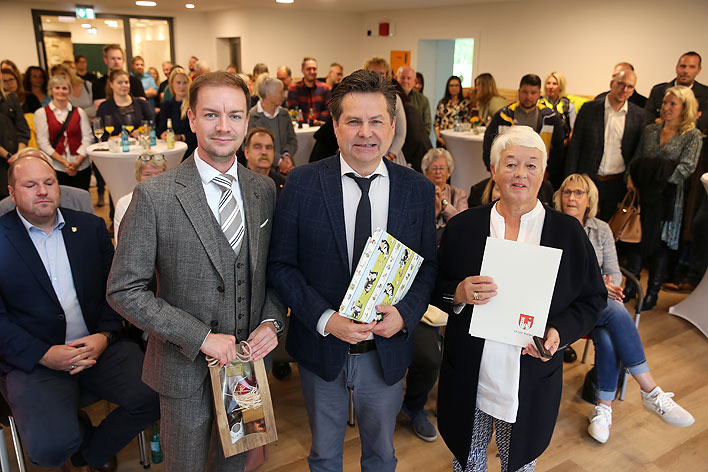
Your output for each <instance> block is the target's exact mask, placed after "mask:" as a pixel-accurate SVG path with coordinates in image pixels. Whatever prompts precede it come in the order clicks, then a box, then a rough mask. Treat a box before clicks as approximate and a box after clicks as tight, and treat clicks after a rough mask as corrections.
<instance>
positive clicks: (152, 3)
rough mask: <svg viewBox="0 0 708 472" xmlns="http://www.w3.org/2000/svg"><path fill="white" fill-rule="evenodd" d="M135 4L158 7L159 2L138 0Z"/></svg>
mask: <svg viewBox="0 0 708 472" xmlns="http://www.w3.org/2000/svg"><path fill="white" fill-rule="evenodd" d="M135 4H136V5H137V6H139V7H156V6H157V2H147V1H145V0H138V1H137V2H135Z"/></svg>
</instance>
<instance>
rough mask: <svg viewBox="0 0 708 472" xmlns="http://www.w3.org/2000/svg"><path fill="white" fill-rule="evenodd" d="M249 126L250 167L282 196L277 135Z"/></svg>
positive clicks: (246, 147)
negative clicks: (274, 161)
mask: <svg viewBox="0 0 708 472" xmlns="http://www.w3.org/2000/svg"><path fill="white" fill-rule="evenodd" d="M248 126H249V128H250V129H249V130H248V134H247V135H246V140H245V141H244V142H243V152H244V155H245V156H246V163H247V165H248V168H249V169H250V170H252V171H253V172H256V173H257V174H261V175H265V176H266V177H270V178H271V179H273V182H275V191H276V196H280V191H281V190H283V186H285V179H286V177H285V176H284V175H283V174H281V173H280V172H278V171H276V170H275V169H274V168H273V160H274V159H275V135H274V134H273V132H272V131H271V130H269V129H268V128H263V127H260V126H257V127H255V128H254V127H251V123H250V122H249V124H248ZM289 367H290V366H288V368H289Z"/></svg>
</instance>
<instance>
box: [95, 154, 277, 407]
mask: <svg viewBox="0 0 708 472" xmlns="http://www.w3.org/2000/svg"><path fill="white" fill-rule="evenodd" d="M238 180H239V183H240V185H241V194H242V196H243V204H244V208H245V220H246V232H247V240H248V250H249V255H250V259H249V263H250V279H248V280H247V283H250V312H249V313H248V316H244V317H239V316H237V314H236V302H235V297H236V295H235V291H236V283H237V281H236V279H237V277H238V273H239V272H240V271H239V270H237V268H236V267H235V265H234V254H233V251H232V249H231V247H230V246H229V244H228V242H227V241H226V238H225V237H224V234H223V233H222V232H221V229H220V227H219V225H218V223H217V221H216V219H215V218H214V215H213V214H212V212H211V210H210V209H209V206H208V204H207V201H206V196H205V194H204V188H203V186H202V181H201V179H200V177H199V173H198V171H197V168H196V165H195V164H194V158H193V157H190V158H188V159H187V160H186V161H184V162H183V163H182V165H180V166H179V167H177V168H176V169H173V170H171V171H168V172H165V173H163V174H160V175H158V176H155V177H153V178H151V179H148V180H146V181H144V182H141V183H140V184H138V186H137V187H136V188H135V191H134V192H133V199H132V202H131V204H130V207H129V208H128V211H127V213H126V215H125V218H124V220H123V223H122V224H121V232H120V240H121V241H120V245H119V246H118V249H117V251H116V255H115V258H114V260H113V267H112V269H111V273H110V277H109V280H108V290H107V292H108V293H107V295H108V302H109V303H110V305H111V306H112V307H113V308H114V309H115V310H116V311H117V312H118V313H120V314H121V315H122V316H124V317H125V318H126V319H127V320H128V321H130V322H131V323H133V324H135V325H136V326H137V327H138V328H140V329H142V330H144V331H146V332H147V333H148V334H149V335H150V337H149V340H148V348H147V352H146V354H145V363H144V366H143V381H144V382H145V383H146V384H147V385H149V386H150V387H152V388H153V389H155V390H156V391H157V392H158V393H160V394H162V395H166V396H169V397H173V398H183V397H186V396H189V395H190V394H192V393H194V392H195V391H196V390H197V388H199V387H200V386H201V385H202V382H203V381H204V378H205V377H206V375H207V373H208V368H207V364H206V361H205V359H204V354H202V353H201V352H200V348H201V346H202V343H203V342H204V339H205V338H206V336H207V334H208V333H209V332H210V331H212V332H218V333H224V334H233V335H236V337H237V339H238V340H239V341H241V340H245V339H246V338H247V337H248V333H250V332H251V331H253V330H254V329H256V328H257V327H258V325H259V324H260V322H261V321H262V320H264V319H277V320H280V321H281V322H283V321H284V315H285V311H286V309H285V307H284V306H283V305H282V303H281V302H280V300H279V299H278V297H277V295H276V294H275V292H274V290H272V289H271V288H269V287H266V259H267V255H268V246H269V244H270V231H271V227H272V224H273V211H274V209H275V185H274V183H273V181H272V180H271V179H269V178H267V177H264V176H261V175H259V174H256V173H254V172H251V171H250V170H248V169H246V168H245V167H243V166H242V165H239V166H238ZM229 251H231V252H230V253H229ZM153 274H155V276H156V279H157V284H158V290H157V295H154V294H153V293H152V292H150V291H149V290H148V283H149V282H150V280H151V279H152V277H153ZM237 333H239V334H237Z"/></svg>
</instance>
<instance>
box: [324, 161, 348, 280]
mask: <svg viewBox="0 0 708 472" xmlns="http://www.w3.org/2000/svg"><path fill="white" fill-rule="evenodd" d="M326 166H327V168H326V171H325V172H323V173H321V174H320V182H321V184H322V195H323V196H324V201H325V206H326V207H327V214H328V216H329V220H330V222H331V223H332V232H333V233H334V242H335V244H336V245H337V250H338V252H339V256H340V258H341V259H342V264H344V267H346V268H347V270H350V267H349V254H348V252H347V232H346V227H345V224H344V197H343V196H342V175H341V167H340V163H339V154H337V157H336V158H335V159H331V160H329V161H328V162H327V163H326Z"/></svg>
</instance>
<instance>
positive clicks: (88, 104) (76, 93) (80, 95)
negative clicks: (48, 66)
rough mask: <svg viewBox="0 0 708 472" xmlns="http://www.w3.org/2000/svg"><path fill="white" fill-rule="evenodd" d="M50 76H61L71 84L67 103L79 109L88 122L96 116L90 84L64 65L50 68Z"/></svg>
mask: <svg viewBox="0 0 708 472" xmlns="http://www.w3.org/2000/svg"><path fill="white" fill-rule="evenodd" d="M51 72H52V76H54V75H56V74H61V75H63V76H64V77H66V78H67V79H69V81H70V82H71V96H70V97H69V101H70V102H71V104H72V105H73V106H75V107H79V108H81V109H82V110H84V111H85V112H86V116H88V119H89V120H92V119H93V118H94V117H95V116H96V107H95V106H94V105H93V91H92V84H91V82H89V81H87V80H84V79H82V78H81V77H79V76H78V75H77V74H76V71H75V70H74V69H71V68H69V67H66V66H65V65H64V64H61V65H56V66H54V67H52V70H51Z"/></svg>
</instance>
